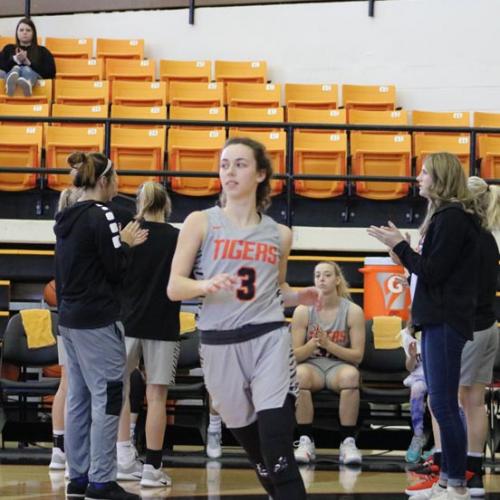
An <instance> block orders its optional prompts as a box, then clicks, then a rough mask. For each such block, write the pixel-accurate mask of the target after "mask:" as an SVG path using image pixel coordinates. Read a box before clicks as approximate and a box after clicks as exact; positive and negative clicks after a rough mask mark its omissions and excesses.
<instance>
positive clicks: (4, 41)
mask: <svg viewBox="0 0 500 500" xmlns="http://www.w3.org/2000/svg"><path fill="white" fill-rule="evenodd" d="M37 41H38V45H42V38H41V37H37ZM9 44H14V45H15V44H16V37H14V36H0V50H2V49H3V48H4V47H5V46H6V45H9Z"/></svg>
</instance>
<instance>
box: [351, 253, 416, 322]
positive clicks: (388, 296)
mask: <svg viewBox="0 0 500 500" xmlns="http://www.w3.org/2000/svg"><path fill="white" fill-rule="evenodd" d="M359 272H361V273H363V274H364V284H365V286H364V289H365V292H364V301H363V309H364V312H365V318H366V319H371V318H373V316H399V317H401V318H402V319H404V320H406V319H408V308H409V306H410V300H411V299H410V289H409V288H408V287H406V288H405V287H403V285H401V283H399V282H398V280H397V279H396V278H397V277H398V276H403V277H404V269H403V266H397V265H396V264H394V262H392V260H391V258H390V257H367V258H366V259H365V266H364V267H362V268H361V269H360V270H359Z"/></svg>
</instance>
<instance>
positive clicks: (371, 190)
mask: <svg viewBox="0 0 500 500" xmlns="http://www.w3.org/2000/svg"><path fill="white" fill-rule="evenodd" d="M351 155H352V170H353V174H354V175H374V176H379V175H380V176H382V175H386V176H393V177H396V176H404V177H408V176H410V173H411V137H410V135H409V134H394V135H389V134H363V133H360V132H351ZM408 189H409V184H408V182H406V181H404V182H373V181H372V182H370V181H356V194H357V195H358V196H360V197H362V198H368V199H372V200H395V199H398V198H403V197H404V196H406V195H407V194H408Z"/></svg>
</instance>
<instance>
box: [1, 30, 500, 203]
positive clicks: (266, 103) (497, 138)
mask: <svg viewBox="0 0 500 500" xmlns="http://www.w3.org/2000/svg"><path fill="white" fill-rule="evenodd" d="M3 40H4V38H3V37H2V38H0V46H1V45H2V41H3ZM45 43H46V46H47V47H48V48H49V49H50V50H51V51H52V53H53V54H54V55H55V57H56V61H57V63H56V65H57V78H56V80H54V81H50V80H45V81H39V82H38V84H37V85H36V86H35V88H34V91H33V95H32V96H31V97H24V96H23V95H21V94H19V93H16V94H15V95H14V96H12V97H9V96H7V95H5V93H4V89H3V88H0V164H1V165H4V166H9V167H13V166H26V167H39V166H45V167H49V168H50V167H58V168H65V167H67V164H66V157H67V155H68V154H69V153H70V152H71V151H74V150H83V151H95V150H103V149H104V144H105V139H106V138H105V131H104V126H103V121H104V119H106V118H108V117H110V118H116V119H142V120H166V119H170V120H193V121H211V122H224V121H225V120H229V121H234V122H240V125H238V126H229V127H228V129H226V128H225V127H224V126H223V125H221V126H220V127H219V126H217V124H214V125H211V126H207V125H205V126H195V125H194V124H176V125H171V126H170V127H169V128H168V134H167V127H166V126H165V125H164V124H158V125H154V124H144V123H142V124H141V123H135V124H134V123H129V124H115V125H112V127H111V134H110V138H108V139H109V142H110V155H111V158H112V160H113V161H114V163H115V165H116V167H117V169H118V170H129V169H133V170H159V171H162V170H165V169H167V170H170V171H200V172H216V171H217V168H218V158H219V152H220V149H221V147H222V145H223V143H224V141H225V139H226V136H229V137H232V136H242V135H245V136H250V137H253V138H255V139H257V140H259V141H261V142H263V143H264V144H265V145H266V147H267V149H268V151H269V153H270V156H271V158H272V161H273V167H274V171H275V172H276V173H280V174H283V173H285V170H286V159H287V158H286V154H287V137H286V134H287V132H286V131H285V129H284V128H283V125H282V124H285V123H287V122H288V123H290V124H321V125H324V126H330V125H331V128H322V129H314V128H312V129H311V128H305V129H304V128H300V126H298V127H297V128H295V129H294V136H293V146H294V147H293V173H294V174H318V175H322V174H327V175H328V174H330V175H346V173H347V171H348V168H349V167H351V168H350V173H352V174H354V175H360V176H363V175H366V176H392V177H409V176H411V175H412V174H414V173H417V174H418V172H419V171H420V168H421V165H422V161H423V159H424V158H425V156H426V155H427V154H429V153H432V152H436V151H442V150H447V151H449V152H452V153H455V154H456V155H457V156H458V157H459V158H460V161H461V162H462V164H463V166H464V169H465V170H466V172H467V173H469V167H470V154H471V146H470V141H471V138H470V134H469V133H467V132H464V131H463V130H461V131H460V132H457V133H451V132H448V133H443V132H430V131H426V132H413V133H409V132H404V131H390V132H389V131H385V132H384V131H373V130H370V131H351V132H349V133H347V132H346V131H345V130H339V129H335V126H338V125H341V126H343V125H346V124H352V125H381V126H386V125H388V126H393V127H398V126H402V127H403V126H407V125H409V124H410V120H409V116H410V113H409V112H408V111H406V110H398V109H396V89H395V86H394V85H387V86H375V85H372V86H360V85H342V86H341V89H342V96H343V106H344V107H343V108H342V109H340V108H339V107H338V106H339V95H338V94H339V86H338V85H334V84H290V83H287V84H285V85H284V106H282V99H281V93H282V88H281V85H280V84H273V83H267V82H268V80H267V64H266V62H265V61H253V62H252V61H215V62H214V79H215V81H212V64H211V62H210V61H172V60H162V61H160V65H159V68H160V72H159V76H160V81H155V76H156V74H155V69H156V64H155V61H153V60H150V59H144V58H143V57H144V41H143V40H104V39H97V41H96V56H97V58H96V59H89V57H91V55H92V46H93V42H92V40H91V39H83V40H80V39H58V38H47V39H46V42H45ZM102 78H106V79H105V80H103V79H102ZM2 116H3V117H5V116H16V117H20V118H21V117H23V116H24V117H27V116H29V117H40V119H41V121H40V123H37V122H30V123H26V122H23V121H22V119H21V120H19V121H18V122H10V121H9V122H8V123H6V122H5V120H3V121H2ZM48 117H60V118H73V119H77V118H86V119H87V121H88V120H91V119H96V120H101V122H100V123H99V122H97V121H96V123H88V122H87V123H51V124H50V126H47V124H43V123H42V120H43V118H48ZM470 118H471V116H470V113H468V112H449V113H437V112H428V111H413V113H412V124H413V125H416V126H444V127H458V128H460V129H464V128H467V127H469V126H470V121H471V120H470ZM244 122H261V123H262V122H265V123H269V125H270V126H269V128H262V127H256V126H254V127H245V126H241V123H244ZM273 124H281V125H275V126H273ZM19 125H21V126H19ZM473 125H474V126H475V127H499V128H500V113H498V114H497V113H474V123H473ZM44 151H45V155H43V152H44ZM165 152H167V154H168V157H167V161H165ZM349 158H350V160H351V161H350V163H349ZM475 158H476V159H480V160H481V163H480V170H479V173H480V174H481V176H482V177H484V178H486V179H490V178H498V177H500V175H499V174H500V135H495V134H491V133H481V134H478V136H477V147H476V152H475ZM43 160H44V161H43ZM413 160H414V161H415V165H416V168H415V170H414V169H413V168H412V161H413ZM39 179H40V176H37V175H36V174H33V173H26V174H24V173H1V174H0V190H3V191H22V190H28V189H32V188H34V187H36V186H37V185H38V181H39ZM44 179H45V178H44ZM146 179H155V180H159V178H157V177H155V176H149V177H148V176H130V175H128V176H120V178H119V190H120V192H122V193H126V194H132V193H135V191H136V189H137V186H138V185H139V184H140V183H142V182H143V181H144V180H146ZM46 180H47V183H46V184H45V185H46V186H47V187H49V188H50V189H54V190H61V189H64V188H65V187H66V186H68V185H69V177H68V176H67V175H63V174H49V175H48V176H47V177H46ZM168 181H169V183H170V187H171V189H172V190H173V191H176V192H178V193H180V194H184V195H189V196H206V195H212V194H216V193H217V192H218V191H219V189H220V185H219V182H218V180H217V179H215V178H196V177H169V178H168ZM293 186H294V190H295V193H296V194H299V195H302V196H306V197H310V198H332V197H335V196H339V195H342V194H343V193H344V191H345V186H346V183H345V181H343V180H298V179H297V180H294V182H293ZM283 187H284V181H283V180H278V179H276V180H274V181H273V185H272V194H273V195H277V194H279V193H281V192H282V191H283ZM409 187H410V184H409V183H408V182H405V181H402V182H375V181H373V182H371V181H356V183H355V193H356V195H358V196H360V197H364V198H368V199H374V200H379V199H383V200H391V199H398V198H402V197H404V196H406V195H407V194H408V192H409Z"/></svg>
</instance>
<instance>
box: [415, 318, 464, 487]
mask: <svg viewBox="0 0 500 500" xmlns="http://www.w3.org/2000/svg"><path fill="white" fill-rule="evenodd" d="M465 342H466V339H465V338H464V337H463V336H462V335H460V334H459V333H458V332H457V331H455V330H454V329H453V328H451V327H450V326H448V325H447V324H440V325H427V326H424V327H423V328H422V363H423V366H424V374H425V380H426V382H427V388H428V391H429V399H430V405H431V409H432V412H433V414H434V416H435V417H436V420H437V422H438V424H439V430H440V432H441V448H442V456H441V474H440V477H441V479H442V480H443V481H446V480H447V481H448V485H449V486H454V487H461V486H466V484H467V482H466V480H465V468H466V459H467V435H466V431H465V427H464V424H463V421H462V419H461V418H460V411H459V406H458V385H459V381H460V361H461V356H462V350H463V348H464V345H465Z"/></svg>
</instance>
